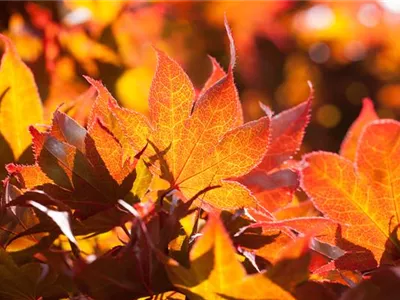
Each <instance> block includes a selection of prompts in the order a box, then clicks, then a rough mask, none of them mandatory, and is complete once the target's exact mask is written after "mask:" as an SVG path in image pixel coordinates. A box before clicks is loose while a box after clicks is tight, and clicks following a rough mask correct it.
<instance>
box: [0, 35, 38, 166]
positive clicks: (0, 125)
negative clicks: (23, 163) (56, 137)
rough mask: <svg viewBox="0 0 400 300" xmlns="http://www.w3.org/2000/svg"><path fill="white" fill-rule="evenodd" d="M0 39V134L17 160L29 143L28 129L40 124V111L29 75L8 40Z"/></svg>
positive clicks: (31, 78) (2, 37)
mask: <svg viewBox="0 0 400 300" xmlns="http://www.w3.org/2000/svg"><path fill="white" fill-rule="evenodd" d="M0 39H2V41H3V43H5V45H6V47H5V53H4V55H3V58H2V60H1V67H0V98H1V100H0V101H1V104H0V133H1V134H2V135H3V136H4V138H5V140H6V141H7V142H8V143H9V145H10V147H11V149H12V151H13V154H14V159H15V160H17V159H18V158H19V157H20V156H21V154H22V153H23V152H24V150H25V149H26V148H27V147H28V146H29V145H30V143H31V136H30V134H29V131H28V126H29V125H31V124H35V123H43V108H42V103H41V100H40V96H39V93H38V90H37V87H36V84H35V80H34V77H33V75H32V72H31V71H30V70H29V68H28V67H27V66H26V65H25V64H24V63H23V62H22V60H21V58H20V56H19V55H18V53H17V50H16V48H15V46H14V45H13V43H12V42H11V40H10V39H9V38H7V37H5V36H4V35H0Z"/></svg>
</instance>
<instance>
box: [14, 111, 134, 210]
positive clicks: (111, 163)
mask: <svg viewBox="0 0 400 300" xmlns="http://www.w3.org/2000/svg"><path fill="white" fill-rule="evenodd" d="M30 131H31V134H32V137H33V150H34V156H35V162H36V163H35V165H33V166H21V165H13V164H11V165H9V166H8V167H7V170H8V171H9V173H10V174H11V175H13V176H14V177H16V179H17V180H18V181H19V182H20V185H21V187H22V188H24V189H32V188H37V187H40V188H41V189H43V190H44V191H45V192H46V193H47V194H48V195H50V196H52V197H53V198H55V199H59V200H60V201H63V202H66V203H67V204H68V205H69V206H70V207H71V208H72V209H76V212H75V213H76V215H77V216H80V217H83V218H84V217H88V216H90V215H92V214H94V213H96V212H99V211H100V210H103V209H106V208H108V207H111V206H112V205H113V204H115V203H116V201H117V200H118V199H120V198H123V197H124V196H125V195H127V194H128V192H129V191H130V190H131V188H132V186H133V181H134V179H135V173H134V169H135V165H136V161H134V162H133V163H130V162H123V161H122V152H123V149H122V147H121V145H120V143H119V141H118V139H117V138H116V137H115V136H114V135H113V134H112V133H111V132H110V131H109V129H108V128H107V127H106V126H105V125H104V124H102V122H101V121H100V120H99V119H96V120H94V121H93V124H92V125H91V127H90V128H89V130H88V131H86V130H85V129H84V128H83V127H81V126H80V125H79V124H77V123H76V122H75V121H74V120H72V119H71V118H69V117H68V116H67V115H65V114H64V113H61V112H58V111H56V112H55V114H54V117H53V124H52V126H51V128H50V129H48V130H47V131H45V132H39V131H38V130H37V129H36V128H35V127H31V128H30Z"/></svg>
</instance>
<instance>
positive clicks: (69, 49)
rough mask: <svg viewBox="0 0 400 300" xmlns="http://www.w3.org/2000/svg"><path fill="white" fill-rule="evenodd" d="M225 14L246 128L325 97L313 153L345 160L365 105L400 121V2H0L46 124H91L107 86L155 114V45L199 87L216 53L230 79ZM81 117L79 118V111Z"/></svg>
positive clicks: (4, 27) (315, 116)
mask: <svg viewBox="0 0 400 300" xmlns="http://www.w3.org/2000/svg"><path fill="white" fill-rule="evenodd" d="M224 13H226V15H227V18H228V21H229V24H230V26H231V27H232V32H233V36H234V38H235V43H236V48H237V58H238V64H237V66H236V69H235V78H236V83H237V86H238V89H239V93H240V97H241V101H242V103H243V107H244V114H245V119H246V120H252V119H255V118H258V117H260V116H261V115H262V111H261V109H260V108H259V104H258V103H259V101H261V102H263V103H264V104H267V105H268V106H270V107H271V109H272V110H273V111H274V112H275V113H279V112H281V111H282V110H285V109H288V108H290V107H293V106H295V105H296V104H298V103H300V102H302V101H305V100H306V99H307V97H308V95H309V87H308V85H307V81H308V80H310V81H311V82H312V83H313V85H314V88H315V101H314V103H313V112H312V122H311V124H310V125H309V128H308V131H307V135H306V138H305V143H304V146H303V149H302V150H303V151H310V150H316V149H321V150H330V151H337V150H338V149H339V146H340V142H341V140H342V139H343V137H344V135H345V133H346V130H347V129H348V127H349V126H350V125H351V123H352V122H353V121H354V119H355V118H356V117H357V115H358V113H359V111H360V109H361V103H362V98H363V97H371V98H372V99H373V101H374V103H375V106H376V109H377V111H378V114H379V115H380V116H381V117H383V118H397V117H398V116H399V114H400V109H399V108H400V81H399V79H400V38H399V37H400V1H398V0H386V1H284V0H280V1H257V2H256V1H254V2H252V1H232V2H230V1H221V2H218V1H212V2H211V1H210V2H208V1H192V2H175V1H169V2H161V1H148V2H146V1H64V2H63V1H57V2H55V1H43V2H39V1H33V2H32V1H7V2H6V1H1V2H0V31H1V32H3V33H4V34H6V35H8V36H9V37H11V38H12V39H13V41H14V42H15V43H16V46H17V49H18V51H19V53H20V55H21V56H22V58H23V59H24V61H25V62H26V63H27V64H28V65H29V66H30V67H31V69H32V70H33V73H34V75H35V79H36V82H37V84H38V87H39V91H40V94H41V97H42V99H43V103H44V105H45V110H46V115H47V118H50V117H51V113H52V112H53V111H54V109H56V108H57V107H58V106H59V105H60V104H61V103H64V105H63V106H62V108H61V109H63V110H65V111H68V112H69V113H70V114H72V115H74V117H75V118H77V119H78V120H79V121H80V122H82V123H84V122H85V118H86V116H87V112H88V110H89V108H90V105H91V103H92V102H91V101H93V99H94V96H95V93H94V91H93V90H91V89H89V85H88V83H87V82H86V81H85V80H84V79H83V77H82V75H84V74H87V75H89V76H92V77H94V78H98V79H101V80H102V81H103V82H104V84H105V85H106V86H107V88H108V89H109V90H110V91H111V92H112V94H113V95H114V96H115V97H116V98H117V100H118V101H119V102H120V103H121V104H122V105H124V106H125V107H128V108H132V109H135V110H137V111H140V112H143V113H147V109H148V106H147V98H148V93H149V87H150V84H151V80H152V76H153V74H154V70H155V64H156V60H155V54H154V51H153V49H152V46H155V47H157V48H160V49H162V50H164V51H166V52H167V53H168V54H169V55H170V56H171V57H173V58H174V59H175V60H177V61H178V62H179V63H181V64H182V66H183V67H184V69H185V70H186V72H187V73H188V75H189V76H190V78H191V79H192V80H193V82H194V84H195V87H196V88H198V89H200V88H201V87H202V84H203V83H204V82H205V80H206V79H207V76H208V75H209V74H210V72H211V63H210V62H209V59H208V57H207V54H210V55H212V56H214V57H216V58H217V60H218V61H219V62H220V63H221V65H222V66H223V67H224V68H225V69H226V68H227V66H228V62H229V49H228V47H229V45H228V39H227V36H226V33H225V30H224V26H223V21H224ZM77 108H79V109H77Z"/></svg>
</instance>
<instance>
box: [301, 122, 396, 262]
mask: <svg viewBox="0 0 400 300" xmlns="http://www.w3.org/2000/svg"><path fill="white" fill-rule="evenodd" d="M399 154H400V124H399V123H398V122H396V121H391V120H381V121H374V122H372V123H370V124H369V125H368V126H367V127H365V129H364V130H363V133H362V134H361V137H360V139H359V142H358V148H357V154H356V161H355V163H353V162H351V161H350V160H348V159H345V158H342V157H340V156H338V155H335V154H332V153H326V152H316V153H312V154H308V155H306V156H305V157H304V163H305V168H304V169H303V172H302V186H303V188H304V190H305V191H306V192H307V194H308V195H309V196H310V198H311V199H312V201H313V202H314V204H315V206H316V207H317V209H318V210H320V211H321V212H322V213H323V214H324V215H326V216H328V217H330V218H331V219H333V220H334V221H337V222H338V223H340V224H341V228H340V230H339V231H338V232H337V233H336V244H338V245H339V247H340V248H342V249H343V250H345V251H347V252H349V253H350V254H351V253H354V254H355V253H357V255H353V256H354V257H353V259H350V258H348V257H346V255H345V256H344V257H343V258H340V260H341V263H340V262H336V266H337V267H342V268H346V267H347V268H349V269H358V270H365V269H367V268H373V267H376V266H377V265H379V264H393V263H394V261H395V260H396V259H397V258H398V257H399V249H400V246H399V242H398V238H397V226H398V224H399V214H398V202H399V199H400V198H399V197H400V190H399V189H398V186H399V184H398V183H399V180H400V172H399V168H397V165H398V163H396V162H397V161H398V159H399Z"/></svg>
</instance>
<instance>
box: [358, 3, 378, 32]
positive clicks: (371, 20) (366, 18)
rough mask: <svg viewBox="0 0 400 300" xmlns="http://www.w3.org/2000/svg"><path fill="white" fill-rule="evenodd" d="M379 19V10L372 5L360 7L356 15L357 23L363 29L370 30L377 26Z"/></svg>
mask: <svg viewBox="0 0 400 300" xmlns="http://www.w3.org/2000/svg"><path fill="white" fill-rule="evenodd" d="M380 17H381V16H380V11H379V8H378V7H377V6H376V5H375V4H373V3H368V4H363V5H361V6H360V9H359V10H358V13H357V19H358V21H359V22H360V23H361V24H362V25H364V26H365V27H370V28H372V27H375V26H376V25H378V23H379V21H380Z"/></svg>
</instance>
